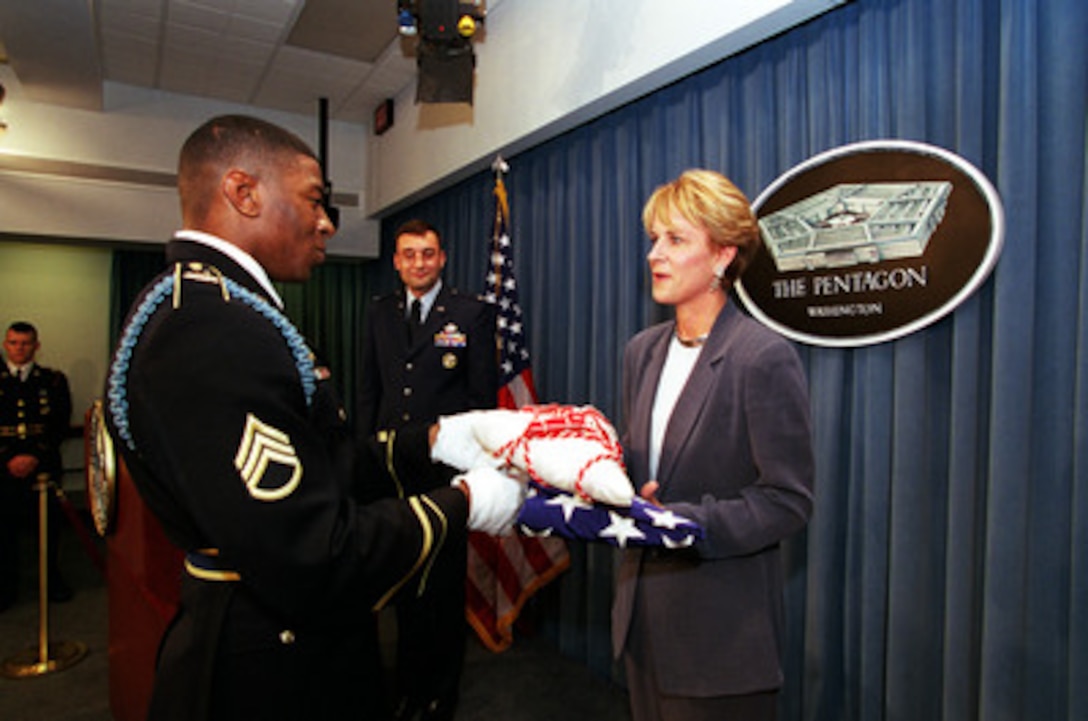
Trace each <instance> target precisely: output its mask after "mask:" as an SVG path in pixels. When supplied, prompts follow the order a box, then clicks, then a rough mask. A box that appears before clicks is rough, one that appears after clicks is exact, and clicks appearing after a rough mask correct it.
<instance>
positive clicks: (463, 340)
mask: <svg viewBox="0 0 1088 721" xmlns="http://www.w3.org/2000/svg"><path fill="white" fill-rule="evenodd" d="M466 345H468V337H467V336H466V335H465V334H464V333H462V332H461V329H460V328H458V327H457V324H456V323H447V324H446V325H445V326H444V327H443V328H442V330H441V331H439V332H438V333H435V334H434V347H435V348H464V347H465V346H466Z"/></svg>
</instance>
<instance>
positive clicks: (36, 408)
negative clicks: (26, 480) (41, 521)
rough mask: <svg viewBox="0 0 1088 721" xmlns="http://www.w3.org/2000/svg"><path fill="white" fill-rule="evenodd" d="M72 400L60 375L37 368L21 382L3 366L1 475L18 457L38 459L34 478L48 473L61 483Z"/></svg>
mask: <svg viewBox="0 0 1088 721" xmlns="http://www.w3.org/2000/svg"><path fill="white" fill-rule="evenodd" d="M71 415H72V396H71V394H70V393H69V391H68V379H67V378H66V377H65V376H64V374H63V373H61V372H60V371H56V370H52V369H50V368H43V367H42V366H40V365H37V364H35V365H34V367H33V368H32V369H31V370H30V375H28V376H27V378H26V380H25V381H21V382H20V381H19V380H18V379H16V377H15V376H13V375H12V374H11V373H10V372H9V371H8V366H7V364H6V363H0V475H7V464H8V461H10V460H11V459H12V458H14V457H15V456H20V455H29V456H34V457H35V458H37V459H38V470H37V473H36V474H35V475H38V474H41V473H48V474H49V476H50V477H51V478H52V480H54V481H57V482H59V481H60V476H61V470H62V469H61V459H60V444H61V442H62V441H63V440H64V438H65V436H66V435H67V433H68V423H69V420H70V417H71Z"/></svg>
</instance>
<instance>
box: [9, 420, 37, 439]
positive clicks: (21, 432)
mask: <svg viewBox="0 0 1088 721" xmlns="http://www.w3.org/2000/svg"><path fill="white" fill-rule="evenodd" d="M44 435H45V424H44V423H19V424H17V425H14V426H0V438H15V437H16V436H18V437H20V438H26V437H37V436H44Z"/></svg>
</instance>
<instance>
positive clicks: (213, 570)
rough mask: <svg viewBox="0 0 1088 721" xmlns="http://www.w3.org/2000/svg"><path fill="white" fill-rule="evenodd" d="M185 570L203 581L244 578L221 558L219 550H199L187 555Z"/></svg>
mask: <svg viewBox="0 0 1088 721" xmlns="http://www.w3.org/2000/svg"><path fill="white" fill-rule="evenodd" d="M185 570H186V571H187V572H188V573H189V575H190V576H192V577H193V578H199V579H200V580H202V581H237V580H240V579H241V578H242V577H241V576H240V575H239V574H238V572H237V571H235V570H233V569H231V568H228V567H227V566H226V565H225V564H224V563H223V561H222V560H220V558H219V549H218V548H198V549H197V550H195V551H189V552H187V553H186V554H185Z"/></svg>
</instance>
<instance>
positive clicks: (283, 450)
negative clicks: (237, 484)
mask: <svg viewBox="0 0 1088 721" xmlns="http://www.w3.org/2000/svg"><path fill="white" fill-rule="evenodd" d="M234 467H235V468H237V469H238V471H239V472H240V473H241V474H242V480H243V481H244V482H245V484H246V488H247V489H248V490H249V495H251V496H253V497H254V498H256V499H257V500H258V501H279V500H282V499H284V498H287V496H289V495H291V494H292V493H293V492H294V490H295V489H296V488H297V487H298V484H299V481H301V480H302V462H301V461H300V460H299V459H298V455H297V454H296V453H295V447H294V446H292V445H291V439H290V438H289V437H288V435H287V434H286V433H284V432H283V431H281V430H279V429H278V428H273V427H272V426H270V425H268V424H267V423H264V422H263V421H261V420H260V419H259V418H257V416H255V415H253V414H252V413H247V414H246V427H245V430H244V431H243V432H242V442H241V443H240V444H239V445H238V453H236V454H235V456H234Z"/></svg>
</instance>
